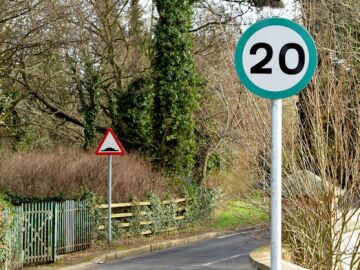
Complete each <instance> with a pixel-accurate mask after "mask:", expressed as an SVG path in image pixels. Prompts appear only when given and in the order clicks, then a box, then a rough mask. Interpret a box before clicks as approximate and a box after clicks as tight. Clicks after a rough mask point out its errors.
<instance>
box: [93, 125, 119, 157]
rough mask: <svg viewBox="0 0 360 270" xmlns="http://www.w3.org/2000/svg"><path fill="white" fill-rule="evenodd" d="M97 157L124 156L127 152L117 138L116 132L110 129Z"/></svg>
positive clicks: (97, 152)
mask: <svg viewBox="0 0 360 270" xmlns="http://www.w3.org/2000/svg"><path fill="white" fill-rule="evenodd" d="M96 154H97V155H124V154H125V150H124V148H123V147H122V145H121V143H120V141H119V140H118V138H117V137H116V135H115V133H114V131H113V130H112V129H111V128H109V129H108V130H107V131H106V133H105V135H104V137H103V139H102V140H101V142H100V143H99V145H98V147H97V149H96Z"/></svg>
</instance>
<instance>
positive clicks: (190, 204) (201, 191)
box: [185, 184, 220, 222]
mask: <svg viewBox="0 0 360 270" xmlns="http://www.w3.org/2000/svg"><path fill="white" fill-rule="evenodd" d="M185 194H186V199H187V210H186V219H187V221H188V222H194V221H197V220H203V219H206V218H208V217H210V215H211V214H212V212H213V210H214V209H215V207H216V205H217V203H218V198H219V195H220V190H219V189H217V188H208V187H204V186H197V185H193V184H187V185H186V186H185Z"/></svg>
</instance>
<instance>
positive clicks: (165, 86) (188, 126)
mask: <svg viewBox="0 0 360 270" xmlns="http://www.w3.org/2000/svg"><path fill="white" fill-rule="evenodd" d="M195 2H196V1H190V0H156V1H154V3H155V5H156V7H157V11H158V13H159V20H158V23H157V25H156V29H155V44H154V49H155V56H154V61H153V77H154V94H155V96H154V116H153V117H154V121H153V128H154V134H153V137H154V147H155V158H156V163H157V164H158V165H159V166H160V167H162V168H165V169H166V170H167V172H168V173H170V174H172V173H176V174H178V175H184V176H185V175H189V174H190V172H191V169H192V167H193V165H194V154H195V152H196V142H195V135H194V128H195V123H194V118H193V113H194V110H195V109H196V107H197V100H198V90H197V87H196V85H197V81H198V78H197V73H196V70H195V66H194V56H193V52H192V36H191V34H190V33H189V30H190V29H191V22H192V15H193V8H194V3H195Z"/></svg>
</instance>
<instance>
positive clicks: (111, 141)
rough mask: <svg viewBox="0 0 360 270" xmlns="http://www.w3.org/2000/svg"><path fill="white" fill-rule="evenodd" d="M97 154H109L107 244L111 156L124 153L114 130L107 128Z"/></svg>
mask: <svg viewBox="0 0 360 270" xmlns="http://www.w3.org/2000/svg"><path fill="white" fill-rule="evenodd" d="M96 154H97V155H106V156H109V174H108V244H109V245H110V244H111V234H112V228H111V206H112V198H111V197H112V156H115V155H125V154H126V152H125V150H124V148H123V147H122V145H121V143H120V141H119V139H118V138H117V137H116V135H115V133H114V131H113V130H112V129H111V128H109V129H108V130H107V131H106V133H105V135H104V137H103V138H102V140H101V142H100V143H99V145H98V147H97V148H96Z"/></svg>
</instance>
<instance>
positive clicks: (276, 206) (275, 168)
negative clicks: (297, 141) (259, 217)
mask: <svg viewBox="0 0 360 270" xmlns="http://www.w3.org/2000/svg"><path fill="white" fill-rule="evenodd" d="M271 122H272V123H271V269H281V166H282V164H281V163H282V160H281V149H282V147H281V139H282V134H281V133H282V132H281V131H282V100H281V99H275V100H273V101H272V102H271Z"/></svg>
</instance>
